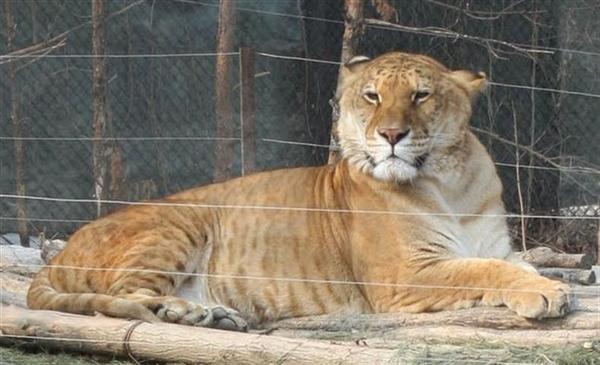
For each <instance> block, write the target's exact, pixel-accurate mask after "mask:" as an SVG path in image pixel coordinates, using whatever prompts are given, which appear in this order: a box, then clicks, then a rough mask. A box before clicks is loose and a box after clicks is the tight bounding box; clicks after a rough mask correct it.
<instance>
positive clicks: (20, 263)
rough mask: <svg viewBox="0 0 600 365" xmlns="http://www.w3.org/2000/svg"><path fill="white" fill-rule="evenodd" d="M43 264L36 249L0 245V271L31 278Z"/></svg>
mask: <svg viewBox="0 0 600 365" xmlns="http://www.w3.org/2000/svg"><path fill="white" fill-rule="evenodd" d="M43 264H44V262H43V261H42V258H41V256H40V250H39V249H37V248H30V247H21V246H14V245H0V270H1V271H5V272H11V273H14V274H19V275H25V276H33V275H35V273H37V272H38V271H39V270H40V265H43Z"/></svg>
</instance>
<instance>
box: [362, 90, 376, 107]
mask: <svg viewBox="0 0 600 365" xmlns="http://www.w3.org/2000/svg"><path fill="white" fill-rule="evenodd" d="M363 96H364V97H365V99H367V101H368V102H369V103H372V104H377V103H379V94H377V93H376V92H372V91H368V92H366V93H364V95H363Z"/></svg>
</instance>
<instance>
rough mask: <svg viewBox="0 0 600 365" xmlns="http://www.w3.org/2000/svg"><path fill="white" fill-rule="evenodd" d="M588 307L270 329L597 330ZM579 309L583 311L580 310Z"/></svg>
mask: <svg viewBox="0 0 600 365" xmlns="http://www.w3.org/2000/svg"><path fill="white" fill-rule="evenodd" d="M589 304H590V307H588V308H585V309H583V308H576V309H580V311H576V312H573V313H571V314H569V315H567V316H566V317H563V318H554V319H544V320H530V319H526V318H523V317H520V316H518V315H516V314H515V313H514V312H512V311H510V310H509V309H507V308H489V307H487V308H486V307H478V308H470V309H461V310H455V311H443V312H434V313H380V314H359V315H352V316H348V315H321V316H310V317H298V318H290V319H285V320H282V321H279V322H276V323H274V324H273V325H271V327H270V329H271V330H282V329H288V330H304V331H319V330H327V331H332V332H340V331H356V332H361V333H363V332H368V331H372V332H377V331H387V330H390V329H394V328H400V327H401V328H409V327H425V326H440V327H441V326H461V327H475V328H491V329H495V330H508V329H510V330H523V329H534V330H562V329H569V330H586V329H599V330H600V308H599V307H598V306H597V304H596V306H595V307H594V306H593V303H589ZM581 309H583V310H581Z"/></svg>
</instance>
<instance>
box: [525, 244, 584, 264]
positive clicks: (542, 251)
mask: <svg viewBox="0 0 600 365" xmlns="http://www.w3.org/2000/svg"><path fill="white" fill-rule="evenodd" d="M518 256H520V257H521V258H522V259H523V260H525V261H527V262H529V263H530V264H532V265H533V266H536V267H562V268H569V269H589V268H591V267H592V265H593V263H594V258H593V257H592V256H591V255H588V254H568V253H560V252H555V251H553V250H552V249H550V248H548V247H536V248H533V249H531V250H528V251H526V252H519V253H518Z"/></svg>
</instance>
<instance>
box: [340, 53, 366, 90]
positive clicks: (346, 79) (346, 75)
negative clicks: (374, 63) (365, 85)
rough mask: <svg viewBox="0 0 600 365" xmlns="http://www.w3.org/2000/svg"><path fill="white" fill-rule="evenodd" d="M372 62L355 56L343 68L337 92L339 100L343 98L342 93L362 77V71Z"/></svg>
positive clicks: (364, 57)
mask: <svg viewBox="0 0 600 365" xmlns="http://www.w3.org/2000/svg"><path fill="white" fill-rule="evenodd" d="M370 62H371V59H370V58H369V57H367V56H354V57H352V58H351V59H350V61H348V62H346V63H345V64H344V65H343V66H342V68H341V70H340V74H339V80H338V87H337V91H336V97H337V98H339V97H341V91H342V90H344V89H345V88H346V86H347V85H349V84H350V83H352V82H353V81H354V80H355V78H356V77H357V76H358V75H360V71H361V70H363V69H364V68H365V67H366V66H367V65H368V64H369V63H370Z"/></svg>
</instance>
